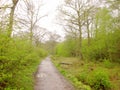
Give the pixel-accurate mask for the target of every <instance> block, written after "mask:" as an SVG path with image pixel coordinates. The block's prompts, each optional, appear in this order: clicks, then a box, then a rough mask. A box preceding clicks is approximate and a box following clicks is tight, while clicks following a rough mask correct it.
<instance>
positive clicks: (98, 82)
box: [87, 69, 111, 90]
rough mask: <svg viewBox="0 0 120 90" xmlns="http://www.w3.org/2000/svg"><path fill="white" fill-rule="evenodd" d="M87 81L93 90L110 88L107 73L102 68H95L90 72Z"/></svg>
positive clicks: (107, 89)
mask: <svg viewBox="0 0 120 90" xmlns="http://www.w3.org/2000/svg"><path fill="white" fill-rule="evenodd" d="M87 83H88V84H89V85H90V86H92V87H93V88H94V89H95V90H100V89H103V90H110V88H111V84H110V80H109V75H108V74H107V72H105V70H102V69H96V70H95V71H93V72H92V73H90V74H89V75H88V77H87Z"/></svg>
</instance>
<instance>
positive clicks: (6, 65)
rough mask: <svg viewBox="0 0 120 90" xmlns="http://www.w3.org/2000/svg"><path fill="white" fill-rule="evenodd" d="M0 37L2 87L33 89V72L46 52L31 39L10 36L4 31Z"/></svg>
mask: <svg viewBox="0 0 120 90" xmlns="http://www.w3.org/2000/svg"><path fill="white" fill-rule="evenodd" d="M0 38H1V39H0V76H1V77H0V89H6V90H9V88H10V89H16V90H18V89H21V90H23V89H24V90H26V89H29V90H32V84H33V81H32V77H33V75H32V74H33V72H34V71H35V70H36V66H37V65H38V64H39V59H40V57H44V56H45V55H46V52H44V50H42V49H40V48H38V47H34V46H33V45H31V44H30V42H29V40H24V39H20V38H9V37H8V36H7V35H6V34H4V33H0ZM28 81H29V82H28ZM28 87H30V88H28ZM22 88H23V89H22Z"/></svg>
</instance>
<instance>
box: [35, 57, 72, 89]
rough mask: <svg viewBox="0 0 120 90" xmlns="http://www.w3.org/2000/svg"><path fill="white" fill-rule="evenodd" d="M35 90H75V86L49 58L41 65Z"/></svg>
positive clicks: (36, 77) (36, 78)
mask: <svg viewBox="0 0 120 90" xmlns="http://www.w3.org/2000/svg"><path fill="white" fill-rule="evenodd" d="M35 80H36V82H35V87H34V90H74V88H73V86H72V85H71V84H70V83H69V82H68V81H67V80H66V79H65V78H64V77H63V76H62V75H61V74H60V73H59V72H58V71H57V69H56V68H55V67H54V65H53V64H52V62H51V60H50V58H49V57H47V58H46V59H45V60H43V61H42V63H41V64H40V65H39V68H38V72H37V74H36V76H35Z"/></svg>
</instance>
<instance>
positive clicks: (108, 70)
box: [53, 57, 120, 90]
mask: <svg viewBox="0 0 120 90" xmlns="http://www.w3.org/2000/svg"><path fill="white" fill-rule="evenodd" d="M53 62H54V64H55V65H56V66H57V68H58V69H59V70H60V72H61V73H62V74H63V75H64V76H65V77H66V78H68V79H69V80H70V81H71V82H72V83H73V84H74V86H75V87H76V89H78V90H80V89H81V87H84V89H82V90H90V88H89V86H90V87H91V90H100V88H104V89H105V90H119V89H120V66H119V64H117V63H112V62H110V61H108V60H107V61H104V62H93V61H88V60H87V61H83V60H79V59H78V58H73V57H53ZM61 62H65V63H71V65H62V64H60V63H61ZM99 80H100V81H99ZM101 80H102V81H101ZM100 82H101V83H100ZM101 84H102V85H104V87H102V85H101ZM102 90H103V89H102Z"/></svg>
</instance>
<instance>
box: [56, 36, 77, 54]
mask: <svg viewBox="0 0 120 90" xmlns="http://www.w3.org/2000/svg"><path fill="white" fill-rule="evenodd" d="M56 55H58V56H76V53H75V41H74V40H73V39H72V38H71V39H68V40H66V41H64V42H63V43H60V44H58V45H57V47H56Z"/></svg>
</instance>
